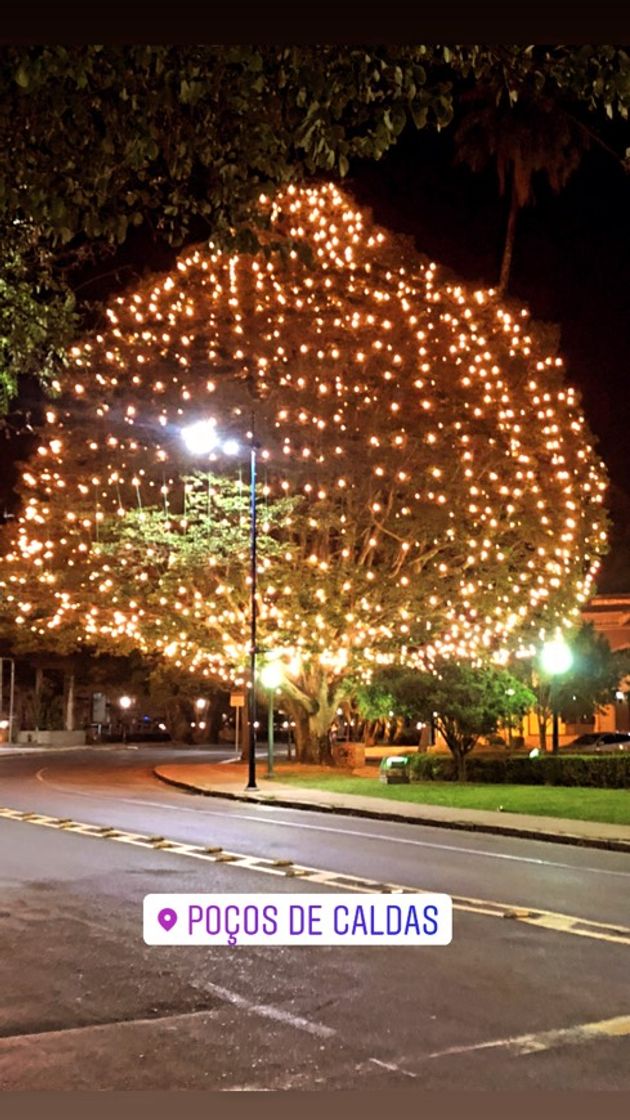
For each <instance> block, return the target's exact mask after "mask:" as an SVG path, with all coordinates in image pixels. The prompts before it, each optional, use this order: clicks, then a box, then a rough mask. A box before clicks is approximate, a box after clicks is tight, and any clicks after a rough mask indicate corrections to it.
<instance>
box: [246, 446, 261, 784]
mask: <svg viewBox="0 0 630 1120" xmlns="http://www.w3.org/2000/svg"><path fill="white" fill-rule="evenodd" d="M249 509H250V529H249V555H250V579H251V600H250V638H249V709H248V710H249V768H248V775H247V785H246V787H245V788H246V789H257V788H258V787H257V785H256V545H257V537H256V444H255V442H254V438H253V436H252V444H251V448H250V453H249Z"/></svg>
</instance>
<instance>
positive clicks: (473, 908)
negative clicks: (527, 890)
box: [0, 808, 630, 945]
mask: <svg viewBox="0 0 630 1120" xmlns="http://www.w3.org/2000/svg"><path fill="white" fill-rule="evenodd" d="M0 817H4V818H6V819H8V820H14V821H17V822H19V823H24V824H34V825H38V824H39V825H41V826H43V827H44V828H57V829H60V830H64V831H69V832H73V831H74V832H77V833H79V834H81V835H83V836H86V837H88V838H89V837H91V838H92V839H94V840H114V841H115V842H117V843H120V844H132V845H136V846H138V847H141V848H145V849H149V850H152V851H164V852H166V853H167V854H171V855H180V856H187V857H189V858H191V859H202V860H206V861H209V862H212V863H223V862H226V861H228V860H229V861H230V866H232V867H241V868H246V869H247V870H249V871H254V872H259V873H261V874H266V875H284V874H286V875H292V876H293V875H296V876H299V877H301V878H303V879H304V880H305V881H306V882H309V883H315V884H320V885H322V886H324V887H330V888H334V887H337V888H339V887H341V889H342V890H346V891H358V892H360V893H363V892H369V893H375V894H381V893H383V892H385V893H389V894H401V893H414V891H415V892H418V893H421V894H422V893H426V891H427V888H426V887H407V886H401V885H400V884H398V883H387V882H386V883H383V882H381V881H379V880H375V879H367V878H364V877H363V876H358V875H346V874H344V873H343V872H339V871H331V870H326V869H322V868H319V867H310V866H308V865H307V864H295V863H292V864H291V866H290V867H285V866H284V864H283V863H282V861H281V862H280V865H279V864H278V861H276V860H273V859H269V858H267V857H264V856H256V855H251V854H244V853H242V852H226V851H224V850H223V849H219V850H217V849H216V848H215V849H208V848H204V847H203V846H202V845H199V846H196V847H193V846H192V845H190V844H181V843H180V842H179V841H177V840H170V839H167V838H165V837H155V836H150V835H147V834H143V833H140V832H128V831H126V830H125V829H106V828H103V827H99V826H90V825H87V824H86V823H85V822H82V821H69V820H68V819H65V818H63V819H62V818H57V819H56V820H55V818H52V817H42V816H40V815H38V814H37V813H29V812H25V811H16V810H15V809H12V808H0ZM451 897H452V900H453V909H454V910H460V911H463V912H464V913H472V914H476V915H480V914H483V915H487V916H488V917H493V918H499V919H503V918H509V919H512V920H513V921H517V922H524V923H526V924H528V925H534V926H537V927H539V928H543V929H548V930H553V931H555V932H556V933H568V934H573V935H575V936H576V937H590V938H592V939H594V940H598V941H608V942H611V943H614V944H618V945H630V929H629V928H627V927H626V926H618V925H614V924H613V923H605V922H596V921H592V920H591V919H588V918H580V917H576V916H575V915H571V914H558V913H554V912H553V911H550V910H539V909H534V908H525V907H515V906H514V905H513V904H512V905H511V904H509V903H506V902H497V901H495V900H490V899H479V898H466V897H462V896H460V895H452V896H451Z"/></svg>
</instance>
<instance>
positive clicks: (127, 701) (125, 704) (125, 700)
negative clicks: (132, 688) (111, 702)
mask: <svg viewBox="0 0 630 1120" xmlns="http://www.w3.org/2000/svg"><path fill="white" fill-rule="evenodd" d="M118 703H119V704H120V706H121V708H122V709H123V711H125V712H126V711H128V709H129V708H130V707H131V705H132V704H133V700H132V699H131V696H121V697H120V700H119V701H118Z"/></svg>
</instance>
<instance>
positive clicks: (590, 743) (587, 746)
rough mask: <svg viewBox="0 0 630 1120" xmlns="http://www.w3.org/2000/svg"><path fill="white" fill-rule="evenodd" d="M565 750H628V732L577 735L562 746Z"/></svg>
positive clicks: (629, 744) (587, 751)
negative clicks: (570, 741)
mask: <svg viewBox="0 0 630 1120" xmlns="http://www.w3.org/2000/svg"><path fill="white" fill-rule="evenodd" d="M563 749H564V750H567V751H580V752H581V751H584V752H585V753H587V754H600V753H604V752H606V751H630V732H628V731H601V732H591V733H590V734H588V735H579V736H578V738H577V739H574V740H573V742H572V743H568V744H567V746H566V747H564V748H563Z"/></svg>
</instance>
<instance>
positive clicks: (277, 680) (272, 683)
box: [260, 661, 282, 778]
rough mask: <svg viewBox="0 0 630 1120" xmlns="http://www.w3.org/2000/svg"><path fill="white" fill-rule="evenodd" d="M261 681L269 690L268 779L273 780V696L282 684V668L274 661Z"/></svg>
mask: <svg viewBox="0 0 630 1120" xmlns="http://www.w3.org/2000/svg"><path fill="white" fill-rule="evenodd" d="M260 679H261V681H262V684H263V686H264V687H265V688H266V689H268V690H269V703H268V717H267V777H268V778H273V777H274V772H273V747H274V742H273V694H274V692H275V690H276V689H277V688H279V686H280V684H281V682H282V671H281V669H280V666H279V665H277V664H274V662H273V661H270V662H268V664H267V665H265V666H264V668H263V670H262V673H261V674H260Z"/></svg>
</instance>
